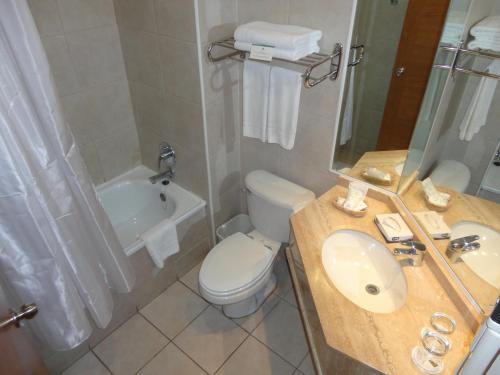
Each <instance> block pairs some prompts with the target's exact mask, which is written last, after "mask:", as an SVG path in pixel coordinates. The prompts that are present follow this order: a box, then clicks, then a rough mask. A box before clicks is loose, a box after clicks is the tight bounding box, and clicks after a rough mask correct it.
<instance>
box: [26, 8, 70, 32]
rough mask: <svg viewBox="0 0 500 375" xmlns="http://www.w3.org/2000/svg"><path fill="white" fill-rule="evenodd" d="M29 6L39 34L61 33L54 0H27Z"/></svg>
mask: <svg viewBox="0 0 500 375" xmlns="http://www.w3.org/2000/svg"><path fill="white" fill-rule="evenodd" d="M29 6H30V10H31V13H32V14H33V18H34V19H35V22H36V26H37V27H38V32H39V33H40V35H42V36H49V35H58V34H62V33H63V27H62V22H61V18H60V17H59V9H58V7H57V2H56V0H29Z"/></svg>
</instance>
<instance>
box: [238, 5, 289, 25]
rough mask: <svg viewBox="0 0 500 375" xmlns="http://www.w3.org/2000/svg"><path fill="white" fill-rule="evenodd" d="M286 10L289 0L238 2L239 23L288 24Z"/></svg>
mask: <svg viewBox="0 0 500 375" xmlns="http://www.w3.org/2000/svg"><path fill="white" fill-rule="evenodd" d="M288 8H289V0H239V1H238V17H239V22H240V24H242V23H246V22H251V21H267V22H273V23H288Z"/></svg>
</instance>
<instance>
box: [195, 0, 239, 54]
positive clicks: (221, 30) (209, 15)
mask: <svg viewBox="0 0 500 375" xmlns="http://www.w3.org/2000/svg"><path fill="white" fill-rule="evenodd" d="M199 4H200V34H201V43H202V44H204V43H207V42H211V41H214V40H220V39H225V38H229V37H231V36H233V33H234V29H235V28H236V25H237V21H238V10H237V8H238V2H237V1H234V0H204V1H200V2H199Z"/></svg>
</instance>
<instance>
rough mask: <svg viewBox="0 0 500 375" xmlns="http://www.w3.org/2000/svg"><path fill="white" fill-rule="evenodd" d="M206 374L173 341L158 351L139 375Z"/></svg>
mask: <svg viewBox="0 0 500 375" xmlns="http://www.w3.org/2000/svg"><path fill="white" fill-rule="evenodd" d="M160 374H161V375H181V374H182V375H205V374H206V372H205V371H203V370H202V369H201V368H200V367H199V366H198V365H197V364H196V363H194V362H193V361H192V360H191V359H190V358H189V357H188V356H187V355H185V354H184V353H183V352H182V351H181V350H180V349H179V348H178V347H177V346H175V345H174V344H173V343H170V344H168V345H167V347H166V348H165V349H163V350H162V351H161V352H160V353H158V354H157V355H156V356H155V357H154V358H153V359H152V360H151V362H149V363H148V364H147V365H146V366H145V367H144V368H143V369H142V370H141V371H139V372H138V375H160Z"/></svg>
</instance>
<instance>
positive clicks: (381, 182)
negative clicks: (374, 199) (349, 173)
mask: <svg viewBox="0 0 500 375" xmlns="http://www.w3.org/2000/svg"><path fill="white" fill-rule="evenodd" d="M377 169H378V170H380V171H381V172H384V173H387V174H389V176H390V179H389V180H381V179H378V178H375V177H373V176H368V175H367V174H366V169H364V170H363V172H361V177H363V178H364V179H365V180H366V181H368V182H370V183H372V184H374V185H381V186H391V185H392V183H393V182H394V173H392V172H390V171H388V170H386V169H385V168H377Z"/></svg>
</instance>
